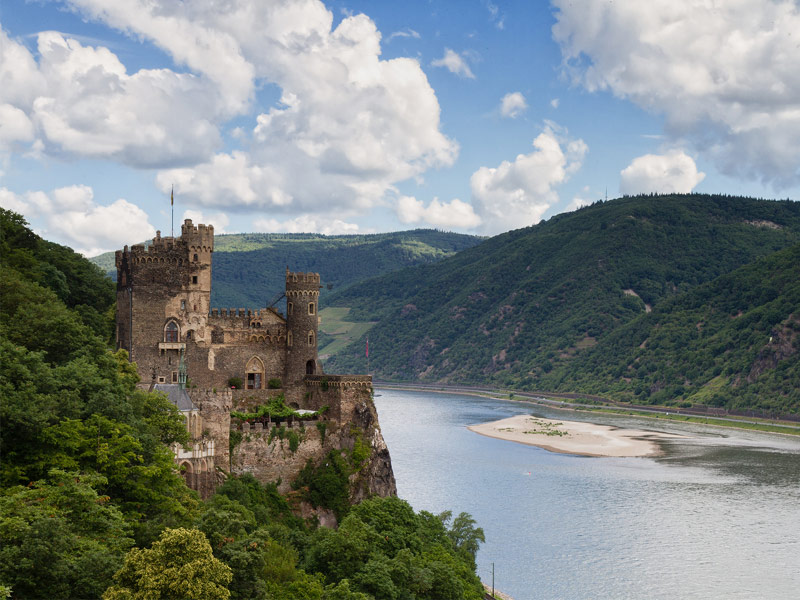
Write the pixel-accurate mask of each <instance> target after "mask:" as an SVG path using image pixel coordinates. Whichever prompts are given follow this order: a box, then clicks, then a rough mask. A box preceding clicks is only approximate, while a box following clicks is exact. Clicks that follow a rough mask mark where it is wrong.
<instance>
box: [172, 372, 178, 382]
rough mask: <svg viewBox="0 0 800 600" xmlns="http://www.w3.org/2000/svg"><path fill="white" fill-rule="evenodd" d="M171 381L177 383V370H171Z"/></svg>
mask: <svg viewBox="0 0 800 600" xmlns="http://www.w3.org/2000/svg"><path fill="white" fill-rule="evenodd" d="M172 383H178V372H177V371H173V372H172Z"/></svg>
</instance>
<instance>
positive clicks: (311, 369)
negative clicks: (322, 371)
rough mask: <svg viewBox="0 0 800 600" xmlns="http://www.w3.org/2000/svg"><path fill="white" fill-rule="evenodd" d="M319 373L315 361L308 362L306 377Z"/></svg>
mask: <svg viewBox="0 0 800 600" xmlns="http://www.w3.org/2000/svg"><path fill="white" fill-rule="evenodd" d="M316 372H317V364H316V361H314V360H309V361H308V362H306V375H314V374H315V373H316Z"/></svg>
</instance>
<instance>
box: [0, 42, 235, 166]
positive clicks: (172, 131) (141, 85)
mask: <svg viewBox="0 0 800 600" xmlns="http://www.w3.org/2000/svg"><path fill="white" fill-rule="evenodd" d="M37 51H38V55H37V58H34V56H33V55H32V54H31V53H30V52H29V51H28V49H27V48H26V47H25V46H24V45H23V44H21V43H18V42H16V41H15V40H12V39H10V38H9V37H8V35H7V34H6V33H5V32H4V31H2V30H0V123H2V125H0V149H2V148H3V147H4V146H5V147H6V148H8V147H9V146H10V144H11V143H12V142H17V143H22V142H26V143H32V144H34V148H35V149H36V150H37V152H44V153H49V154H54V155H59V156H61V155H67V156H78V157H81V156H85V157H92V158H108V159H111V160H116V161H119V162H121V163H124V164H128V165H132V166H137V167H152V166H161V165H164V164H171V163H172V164H175V163H186V162H192V161H196V160H200V159H203V158H205V157H206V156H208V155H210V154H211V153H212V152H213V150H214V149H215V148H216V146H218V145H219V143H220V136H219V131H218V128H217V126H216V125H215V123H214V121H215V120H216V119H217V118H219V116H220V115H221V114H222V113H221V106H220V98H219V95H218V93H217V90H216V88H215V87H214V86H213V84H212V83H211V82H210V81H209V80H207V79H205V78H202V77H196V76H193V75H189V74H179V73H174V72H172V71H170V70H167V69H155V70H148V69H142V70H140V71H138V72H136V73H134V74H133V75H129V74H128V73H127V71H126V69H125V66H124V65H123V64H122V63H121V62H120V60H119V59H118V57H117V56H116V55H115V54H114V53H112V52H111V51H110V50H108V49H107V48H103V47H97V48H95V47H89V46H84V45H82V44H81V43H80V42H78V41H77V40H75V39H72V38H69V37H65V36H64V35H62V34H61V33H58V32H54V31H45V32H42V33H39V34H38V37H37Z"/></svg>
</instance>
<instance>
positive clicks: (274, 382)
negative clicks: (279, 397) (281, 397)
mask: <svg viewBox="0 0 800 600" xmlns="http://www.w3.org/2000/svg"><path fill="white" fill-rule="evenodd" d="M282 385H283V384H282V383H281V380H280V379H278V378H277V377H273V378H272V379H270V380H269V381H267V388H268V389H270V390H279V389H281V386H282Z"/></svg>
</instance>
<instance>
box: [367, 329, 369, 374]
mask: <svg viewBox="0 0 800 600" xmlns="http://www.w3.org/2000/svg"><path fill="white" fill-rule="evenodd" d="M367 375H369V338H367Z"/></svg>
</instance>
